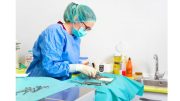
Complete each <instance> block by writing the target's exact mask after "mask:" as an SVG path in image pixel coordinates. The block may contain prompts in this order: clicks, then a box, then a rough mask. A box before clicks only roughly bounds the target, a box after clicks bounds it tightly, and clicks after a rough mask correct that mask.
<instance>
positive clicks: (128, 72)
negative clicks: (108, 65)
mask: <svg viewBox="0 0 180 101" xmlns="http://www.w3.org/2000/svg"><path fill="white" fill-rule="evenodd" d="M132 68H133V67H132V62H131V58H129V59H128V62H127V64H126V76H127V77H132Z"/></svg>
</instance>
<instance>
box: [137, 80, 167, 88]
mask: <svg viewBox="0 0 180 101" xmlns="http://www.w3.org/2000/svg"><path fill="white" fill-rule="evenodd" d="M137 81H138V82H141V83H143V84H144V85H148V86H156V87H168V82H167V80H163V79H162V80H153V79H143V80H142V81H140V80H137Z"/></svg>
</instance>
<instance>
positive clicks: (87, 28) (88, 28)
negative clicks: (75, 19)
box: [82, 22, 91, 31]
mask: <svg viewBox="0 0 180 101" xmlns="http://www.w3.org/2000/svg"><path fill="white" fill-rule="evenodd" d="M82 23H83V25H84V26H85V30H86V31H90V30H91V27H89V26H87V25H86V24H85V23H84V22H82Z"/></svg>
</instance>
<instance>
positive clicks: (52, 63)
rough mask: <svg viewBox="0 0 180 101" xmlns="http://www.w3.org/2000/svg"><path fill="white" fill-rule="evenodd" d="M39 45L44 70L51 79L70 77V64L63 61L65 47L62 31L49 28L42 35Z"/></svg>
mask: <svg viewBox="0 0 180 101" xmlns="http://www.w3.org/2000/svg"><path fill="white" fill-rule="evenodd" d="M41 37H42V40H41V42H40V44H39V46H40V48H41V54H42V65H43V69H44V70H45V71H46V72H47V74H48V75H49V76H51V77H62V76H69V63H68V62H65V61H62V57H61V56H62V52H63V47H64V45H65V43H64V39H65V37H64V36H63V33H62V31H61V29H58V28H56V27H55V26H54V27H50V28H47V29H46V30H45V31H44V32H43V33H42V36H41Z"/></svg>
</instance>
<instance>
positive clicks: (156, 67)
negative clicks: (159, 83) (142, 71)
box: [154, 54, 165, 80]
mask: <svg viewBox="0 0 180 101" xmlns="http://www.w3.org/2000/svg"><path fill="white" fill-rule="evenodd" d="M154 59H155V70H156V71H155V75H154V79H155V80H159V79H160V78H163V76H164V74H165V72H164V73H162V74H160V73H159V63H158V62H159V60H158V55H157V54H155V55H154Z"/></svg>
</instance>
